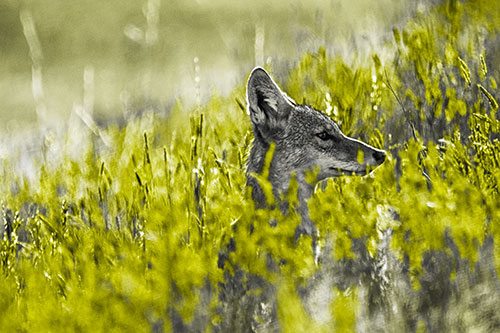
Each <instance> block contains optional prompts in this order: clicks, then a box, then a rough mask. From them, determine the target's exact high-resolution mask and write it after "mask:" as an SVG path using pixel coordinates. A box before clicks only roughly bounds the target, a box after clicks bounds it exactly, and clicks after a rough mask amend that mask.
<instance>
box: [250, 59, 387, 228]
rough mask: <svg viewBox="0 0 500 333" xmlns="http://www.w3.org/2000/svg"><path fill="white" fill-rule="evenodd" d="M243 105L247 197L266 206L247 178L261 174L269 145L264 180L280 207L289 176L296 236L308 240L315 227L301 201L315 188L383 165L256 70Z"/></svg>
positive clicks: (375, 152) (376, 153) (375, 153)
mask: <svg viewBox="0 0 500 333" xmlns="http://www.w3.org/2000/svg"><path fill="white" fill-rule="evenodd" d="M247 102H248V113H249V115H250V120H251V122H252V128H253V133H254V141H253V146H252V149H251V152H250V156H249V159H248V168H247V185H248V186H251V187H252V198H253V200H254V201H255V203H256V206H257V207H258V208H265V207H266V198H265V196H264V193H263V191H262V189H261V187H260V185H259V183H258V181H257V180H256V179H255V178H254V177H253V176H252V174H253V173H256V174H260V173H262V171H263V166H264V160H265V156H266V153H267V151H268V149H269V147H270V144H271V142H274V144H275V151H274V155H273V158H272V161H271V164H270V168H269V177H268V180H269V182H270V183H271V185H272V187H273V194H274V195H275V197H276V199H277V200H278V202H280V193H285V194H286V192H287V190H288V186H289V183H290V180H291V177H292V173H294V174H295V176H296V178H297V181H298V184H299V189H298V199H299V203H300V207H299V208H300V213H301V217H302V226H301V230H300V232H301V233H305V234H308V235H311V236H314V233H315V227H314V223H313V222H312V221H311V219H310V218H309V211H308V208H307V204H306V200H307V199H308V198H310V197H311V195H312V192H313V190H314V186H315V185H316V183H317V182H318V181H321V180H323V179H326V178H330V177H338V176H340V175H342V174H360V175H363V174H366V170H367V167H376V166H378V165H380V164H381V163H382V162H383V161H384V159H385V153H384V151H382V150H379V149H376V148H374V147H372V146H370V145H367V144H365V143H363V142H360V141H358V140H355V139H353V138H350V137H347V136H345V135H344V134H343V133H342V132H341V131H340V128H339V127H338V125H337V124H336V123H335V122H334V121H333V120H332V119H331V118H330V117H328V116H327V115H325V114H323V113H322V112H320V111H318V110H315V109H314V108H312V107H309V106H305V105H297V104H295V102H293V100H291V99H290V98H289V97H288V96H287V95H286V94H285V93H283V92H282V91H281V89H280V88H279V87H278V85H277V84H276V83H275V82H274V81H273V80H272V79H271V77H270V76H269V75H268V74H267V72H266V71H265V70H264V69H262V68H260V67H257V68H255V69H254V70H253V71H252V73H251V74H250V77H249V79H248V84H247ZM322 137H323V138H322ZM358 151H361V152H362V153H363V163H362V164H360V163H359V162H358ZM310 172H317V176H316V179H315V180H314V181H313V182H307V181H306V176H307V175H308V173H310ZM280 208H281V209H282V210H283V212H284V213H286V210H287V208H288V204H287V203H286V202H281V203H280Z"/></svg>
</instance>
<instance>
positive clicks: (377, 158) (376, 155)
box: [373, 151, 385, 164]
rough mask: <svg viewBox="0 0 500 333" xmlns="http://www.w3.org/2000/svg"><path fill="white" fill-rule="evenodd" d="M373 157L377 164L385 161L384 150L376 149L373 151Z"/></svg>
mask: <svg viewBox="0 0 500 333" xmlns="http://www.w3.org/2000/svg"><path fill="white" fill-rule="evenodd" d="M373 158H374V159H375V161H376V162H377V163H378V164H382V163H383V162H384V161H385V152H383V151H376V152H374V153H373Z"/></svg>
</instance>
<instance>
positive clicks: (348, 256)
mask: <svg viewBox="0 0 500 333" xmlns="http://www.w3.org/2000/svg"><path fill="white" fill-rule="evenodd" d="M491 7H492V6H491V2H488V1H471V2H458V1H448V2H446V3H445V4H442V5H437V6H435V7H431V8H429V9H428V13H426V14H425V15H424V14H419V15H417V16H416V17H415V18H414V19H412V20H411V21H410V22H409V23H408V24H407V25H406V26H405V27H404V28H403V29H402V30H401V31H400V30H398V29H396V28H395V29H394V39H395V41H394V43H393V44H392V45H391V47H392V48H393V49H394V50H395V52H396V55H395V56H394V57H389V58H387V57H382V56H381V55H379V54H377V52H376V51H377V50H375V51H374V53H373V55H371V56H370V58H369V60H367V61H360V64H359V63H349V64H348V63H345V62H344V61H343V60H342V59H341V58H338V57H334V58H332V57H330V56H329V55H328V54H327V52H326V50H325V49H324V48H320V49H319V51H318V52H317V53H314V54H309V53H307V54H304V55H303V57H302V59H301V60H300V61H299V63H298V64H297V66H296V67H295V68H292V69H291V70H290V72H289V73H288V75H287V80H286V82H284V84H283V87H284V90H285V91H287V92H288V93H289V94H290V96H292V97H293V98H295V99H296V100H297V102H300V103H302V102H304V103H308V104H311V105H312V106H314V107H316V108H318V109H320V110H325V112H326V113H327V114H328V115H330V116H331V117H332V118H333V119H334V120H336V121H337V122H338V124H339V125H340V126H341V128H342V130H343V131H344V132H345V133H346V134H348V135H351V136H357V137H360V138H361V139H363V140H365V141H367V142H370V143H371V144H373V145H375V146H377V147H381V148H384V149H386V150H387V151H388V152H390V154H389V156H388V159H387V160H386V162H385V163H384V164H383V165H382V166H381V167H379V168H378V169H377V170H375V171H374V172H372V173H371V174H369V175H368V176H366V177H341V178H339V179H335V180H328V182H327V183H326V184H322V185H324V186H322V185H320V186H318V187H317V189H316V192H315V194H314V195H313V197H312V198H311V199H310V201H309V212H310V216H311V219H312V220H313V221H314V222H315V224H316V226H317V228H318V231H319V237H318V241H319V244H320V245H321V246H322V247H323V251H326V253H327V254H326V256H324V258H323V260H328V261H330V262H353V263H354V262H357V261H361V260H365V259H366V258H363V256H362V255H361V254H360V251H358V250H356V247H355V246H354V244H357V243H359V242H361V243H362V244H363V246H364V247H365V248H366V252H367V254H366V257H367V258H369V259H370V260H372V259H373V260H378V259H380V257H381V256H382V254H381V252H380V251H379V249H380V246H381V244H382V240H383V237H381V235H382V234H383V233H384V232H386V231H387V230H391V231H392V238H391V240H390V250H391V251H392V253H394V254H395V255H396V256H397V258H398V260H399V261H400V262H406V263H407V265H408V271H409V276H410V280H411V283H412V286H413V289H412V290H411V292H416V291H417V290H419V289H421V288H423V286H422V281H424V282H425V280H424V277H425V274H426V268H425V267H424V265H423V261H424V258H425V257H426V255H427V254H429V253H434V252H433V251H442V252H444V253H445V254H446V255H449V256H452V255H455V254H454V253H452V252H453V251H454V247H453V248H452V247H451V246H450V245H449V244H450V242H451V241H450V239H451V240H452V242H453V244H455V246H456V248H457V249H458V257H459V258H460V260H466V261H467V263H468V264H469V265H468V267H467V271H468V272H474V269H475V264H476V263H477V261H478V260H479V257H480V249H481V248H482V246H483V244H484V242H485V240H486V239H487V238H493V241H494V254H495V256H494V258H495V265H496V266H495V268H496V270H497V272H500V246H499V244H500V229H499V226H500V200H499V198H498V195H499V182H500V165H499V161H500V153H499V152H500V143H499V140H498V139H499V135H500V122H499V120H498V115H497V110H498V103H497V100H498V98H499V96H498V91H497V86H496V81H497V80H498V74H499V72H498V68H499V67H498V65H499V64H500V58H499V57H498V56H497V55H496V54H493V52H492V51H491V53H490V49H489V48H490V47H491V45H488V44H487V41H488V40H495V37H497V36H498V32H499V29H500V22H499V21H498V18H497V17H496V16H491V15H485V13H488V12H490V13H491V10H493V9H492V8H491ZM242 100H244V87H243V84H242V85H241V86H239V87H237V88H236V89H235V90H234V91H233V93H232V94H231V95H230V96H228V97H220V96H217V95H214V96H213V97H212V98H211V99H210V101H208V102H207V103H206V104H205V105H202V106H199V107H197V108H196V110H185V109H184V107H183V105H182V104H181V103H180V102H179V103H177V105H176V106H175V107H173V108H172V109H171V110H170V114H169V115H168V117H162V116H159V115H157V114H155V113H154V112H152V111H147V112H145V114H144V115H142V116H141V117H139V118H138V119H134V120H129V121H128V122H127V124H125V125H124V126H123V127H121V128H119V127H116V126H112V125H110V126H109V127H108V128H106V129H102V133H104V135H105V137H107V138H108V140H109V142H108V143H107V144H105V143H104V140H103V136H102V135H101V136H99V135H96V134H95V133H93V132H91V131H88V130H81V131H79V132H78V135H80V137H79V142H80V143H81V144H80V145H79V147H78V149H79V151H77V152H76V153H75V151H72V150H71V149H72V148H71V146H70V144H69V142H71V140H72V139H71V135H74V134H75V133H71V131H69V132H68V137H67V138H63V139H62V142H63V146H62V149H61V154H62V156H61V158H59V159H56V160H54V161H51V160H50V159H49V158H50V155H49V153H48V152H45V153H44V155H43V157H42V159H41V160H39V161H36V162H35V163H36V166H37V175H36V177H35V180H30V179H28V177H23V175H20V174H18V173H17V171H16V170H15V169H14V168H13V167H11V166H10V165H9V164H8V163H12V165H15V163H14V162H13V161H7V162H5V164H4V165H3V168H2V179H1V180H0V182H1V184H2V188H3V189H4V193H3V194H4V195H3V197H2V214H3V227H2V228H1V229H0V231H2V240H1V241H0V259H1V260H0V266H1V274H0V281H1V283H0V307H1V309H2V313H3V315H2V316H0V327H2V329H3V330H8V331H20V330H25V331H36V330H44V329H47V327H50V328H51V329H54V330H74V331H77V330H79V331H80V330H83V331H96V330H102V331H103V330H107V329H109V328H114V329H117V330H130V331H133V330H134V331H135V330H141V331H143V330H149V329H153V330H156V329H159V328H164V329H165V330H174V329H179V327H181V326H179V325H181V324H179V320H180V321H181V322H182V325H186V327H188V328H190V329H192V330H197V331H199V330H211V329H214V328H221V327H222V328H223V327H225V326H224V324H225V323H227V322H228V321H229V322H231V321H232V322H233V325H235V324H234V322H235V321H238V320H242V321H243V319H241V318H246V319H245V320H249V319H248V318H250V320H253V319H255V322H259V323H261V324H262V325H264V324H265V323H266V320H267V319H266V316H265V315H256V314H255V313H254V311H253V308H252V309H251V311H249V312H248V311H247V312H244V309H243V310H241V311H242V312H235V313H238V315H239V316H240V317H229V318H227V317H225V316H226V314H225V313H224V311H221V309H225V306H226V307H228V308H231V307H234V308H235V309H236V308H237V307H238V304H240V303H238V302H241V303H245V302H246V303H245V304H251V302H252V300H253V299H259V298H258V297H270V298H271V299H274V300H275V301H276V304H277V310H276V313H277V320H278V322H279V327H280V328H281V329H282V330H284V331H293V330H299V331H301V330H306V329H310V328H313V329H314V330H315V331H316V330H324V331H328V330H329V329H330V328H332V327H333V328H336V329H338V330H339V331H350V330H352V329H355V328H356V327H357V326H356V325H357V320H358V316H361V315H362V314H361V312H362V311H361V310H360V309H361V308H362V304H363V302H362V300H360V298H361V297H362V295H364V294H363V293H361V292H360V291H359V290H358V288H357V286H352V285H348V283H347V282H344V281H342V283H337V284H336V285H332V286H330V287H329V288H327V289H328V290H329V292H330V293H331V294H332V295H333V296H332V299H331V302H330V303H329V307H328V312H329V314H330V317H328V318H327V319H326V320H323V321H321V322H320V321H319V320H316V319H314V313H311V312H312V311H311V310H310V307H309V306H308V304H305V303H304V302H303V297H301V295H302V294H304V293H303V292H301V291H303V290H304V289H306V290H307V289H311V288H312V287H311V281H313V282H314V281H315V279H316V280H318V279H319V278H318V274H321V272H322V269H324V268H325V267H327V266H328V261H324V262H321V263H319V264H316V263H315V261H314V257H313V255H312V251H311V249H312V239H311V237H307V236H302V237H300V238H299V239H298V240H297V241H296V240H295V239H294V235H295V230H296V227H297V226H298V225H299V224H300V223H301V218H300V214H298V213H297V212H296V211H295V209H296V207H295V206H294V204H297V202H296V200H295V201H294V195H293V194H294V193H296V190H297V188H296V186H297V184H296V182H292V184H291V190H290V191H289V198H288V199H289V201H290V203H291V205H290V207H291V208H290V212H289V213H287V214H285V215H283V214H282V213H281V212H280V210H279V209H274V210H256V209H255V208H254V205H253V202H252V201H251V200H250V197H249V191H248V189H247V188H245V174H244V169H245V159H246V156H247V152H248V150H249V147H250V142H251V128H250V123H249V120H248V116H247V115H246V113H245V110H244V107H242V104H241V102H240V101H242ZM235 101H236V102H235ZM51 145H54V143H47V147H48V148H50V147H51ZM271 154H272V151H271V153H270V154H269V155H268V157H267V158H266V161H268V164H269V163H270V158H271V157H272V155H271ZM12 159H14V157H13V158H12ZM256 177H257V178H258V180H259V182H260V183H261V184H262V186H263V188H264V189H267V191H265V192H266V193H267V194H268V195H267V197H268V199H269V201H270V202H271V201H272V200H274V197H273V196H272V192H271V187H270V186H269V185H268V184H267V179H266V176H265V172H264V173H263V175H260V176H257V175H256ZM270 222H271V223H270ZM273 222H277V223H276V226H274V225H273V224H274V223H273ZM231 244H232V245H231ZM221 257H224V258H225V260H223V261H224V262H222V264H223V266H224V268H221V267H219V266H221V265H220V264H221ZM325 258H326V259H325ZM455 259H456V258H455ZM366 260H368V259H366ZM456 261H457V262H458V259H457V260H456ZM457 265H458V264H457V263H453V264H452V266H453V267H452V269H451V270H452V272H451V273H450V274H449V276H447V278H450V279H453V277H454V276H456V275H457V274H458V273H459V268H458V266H457ZM256 277H258V278H261V279H262V281H264V282H259V283H260V284H259V283H257V287H255V285H256V283H255V282H254V281H255V279H256ZM231 279H235V280H237V279H239V280H238V283H241V285H242V286H244V287H243V288H242V290H243V292H242V293H241V294H238V295H239V296H238V297H233V298H231V299H224V298H223V297H219V295H222V294H224V293H225V292H230V291H231V288H232V285H231V284H230V283H229V281H233V280H231ZM258 281H261V280H258ZM450 283H451V282H450ZM266 284H267V285H271V286H272V288H270V289H271V290H274V294H273V295H272V296H270V295H268V291H267V290H268V289H266V288H267V287H266V286H267V285H266ZM394 294H397V292H396V291H394ZM233 301H234V303H231V302H233ZM422 302H424V301H422ZM257 303H258V302H257ZM422 304H423V303H422ZM265 305H266V304H265V303H258V304H257V305H256V306H257V307H258V306H265ZM405 309H406V308H405ZM406 310H407V313H406V314H407V315H408V316H410V315H412V312H411V311H414V312H416V311H418V310H411V309H410V308H409V307H408V309H406ZM234 311H237V310H234ZM264 312H265V311H264ZM401 315H405V314H401ZM179 318H180V319H179ZM414 319H415V323H417V320H419V319H420V317H418V316H417V315H415V316H414ZM450 321H451V319H450ZM244 322H245V323H246V321H244ZM415 325H417V324H415ZM416 328H417V327H415V329H416ZM418 328H419V329H420V328H423V326H422V325H421V321H418ZM246 329H248V327H246Z"/></svg>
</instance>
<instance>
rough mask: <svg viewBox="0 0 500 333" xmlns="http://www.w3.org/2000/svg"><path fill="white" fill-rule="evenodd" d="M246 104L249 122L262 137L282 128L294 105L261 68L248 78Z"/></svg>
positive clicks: (256, 69) (257, 68)
mask: <svg viewBox="0 0 500 333" xmlns="http://www.w3.org/2000/svg"><path fill="white" fill-rule="evenodd" d="M247 103H248V114H249V115H250V120H251V121H252V123H253V124H254V126H255V127H257V129H259V131H260V132H261V134H262V135H263V136H268V135H269V134H273V133H275V132H276V131H279V130H280V129H282V128H284V125H285V124H286V121H287V120H288V116H289V115H290V112H291V110H292V108H293V106H294V104H295V103H294V102H293V100H292V99H291V98H289V97H288V96H287V95H286V94H285V93H284V92H282V91H281V89H280V88H279V87H278V85H277V84H276V83H275V82H274V81H273V79H271V77H270V76H269V74H267V72H266V71H265V70H264V69H263V68H261V67H256V68H255V69H254V70H253V71H252V73H251V74H250V77H249V78H248V84H247Z"/></svg>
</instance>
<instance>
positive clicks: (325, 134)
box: [316, 132, 330, 141]
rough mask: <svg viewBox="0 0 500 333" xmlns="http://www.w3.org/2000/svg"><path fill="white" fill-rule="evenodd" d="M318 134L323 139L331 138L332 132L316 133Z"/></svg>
mask: <svg viewBox="0 0 500 333" xmlns="http://www.w3.org/2000/svg"><path fill="white" fill-rule="evenodd" d="M316 136H317V137H318V138H320V139H321V140H323V141H326V140H328V139H330V134H328V133H327V132H321V133H318V134H316Z"/></svg>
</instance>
